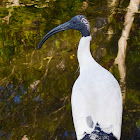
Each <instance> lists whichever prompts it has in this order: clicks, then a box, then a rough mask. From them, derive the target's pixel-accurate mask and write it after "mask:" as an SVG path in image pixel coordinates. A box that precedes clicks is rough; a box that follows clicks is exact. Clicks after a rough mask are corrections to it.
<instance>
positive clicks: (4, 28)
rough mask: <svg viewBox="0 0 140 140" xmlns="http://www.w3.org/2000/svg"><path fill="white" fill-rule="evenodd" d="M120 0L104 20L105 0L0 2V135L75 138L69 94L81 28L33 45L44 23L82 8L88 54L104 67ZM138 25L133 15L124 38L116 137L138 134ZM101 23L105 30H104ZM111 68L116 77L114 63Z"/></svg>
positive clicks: (109, 61)
mask: <svg viewBox="0 0 140 140" xmlns="http://www.w3.org/2000/svg"><path fill="white" fill-rule="evenodd" d="M128 3H129V1H124V2H123V3H122V4H121V6H120V7H121V8H119V9H117V10H116V11H115V14H114V16H112V18H111V19H112V20H111V22H109V23H108V22H107V18H108V17H109V16H110V15H111V12H110V10H109V8H107V7H108V3H107V1H106V0H102V1H100V0H87V1H86V2H84V1H83V0H62V1H59V0H46V1H45V0H40V1H39V0H32V1H27V0H21V1H19V0H9V1H7V0H1V1H0V139H1V140H20V139H22V137H23V136H24V135H27V137H28V138H29V140H53V139H55V140H56V139H58V140H62V139H63V140H72V139H75V131H74V127H73V122H72V114H71V103H70V97H71V89H72V86H73V83H74V81H75V80H76V78H77V77H78V75H79V72H78V62H77V46H78V42H79V40H80V38H81V34H80V33H79V32H77V31H73V30H69V31H65V32H61V33H58V34H56V35H54V36H52V37H51V38H50V39H48V40H47V42H46V43H45V44H44V45H43V47H42V48H41V50H36V48H37V45H38V44H39V42H40V40H41V39H42V37H43V36H44V35H45V34H46V33H47V32H48V31H50V30H51V29H52V28H54V27H56V26H58V25H60V24H62V23H64V22H66V21H68V20H69V19H71V18H72V17H73V16H75V15H77V14H83V15H85V16H86V17H87V18H88V19H89V21H90V23H91V26H92V28H91V32H92V38H93V39H92V41H91V52H92V54H93V56H94V58H95V59H96V61H98V62H99V63H100V64H101V65H102V66H104V67H105V68H107V69H108V70H110V69H111V66H112V65H113V61H114V59H115V57H116V55H117V47H118V46H117V42H118V39H119V38H120V36H121V31H122V29H123V22H124V20H123V18H124V15H125V13H126V11H125V8H126V7H127V6H128ZM118 21H119V22H118ZM139 23H140V16H139V14H137V15H135V21H134V24H133V27H132V31H131V32H130V38H129V40H128V51H127V58H126V67H127V71H126V73H127V77H126V100H125V105H124V112H123V124H122V138H121V139H122V140H138V139H140V117H139V116H140V86H139V85H140V80H139V79H140V78H139V76H140V73H139V70H140V57H139V56H140V51H139V50H140V28H139ZM95 28H96V29H97V30H98V31H97V32H95ZM109 28H111V29H112V31H113V34H108V30H109ZM112 73H113V74H114V75H115V77H116V78H117V80H118V81H119V80H120V77H119V72H118V69H117V67H115V68H114V69H113V70H112Z"/></svg>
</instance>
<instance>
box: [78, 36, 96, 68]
mask: <svg viewBox="0 0 140 140" xmlns="http://www.w3.org/2000/svg"><path fill="white" fill-rule="evenodd" d="M90 40H91V36H86V37H82V38H81V39H80V42H79V46H78V52H77V55H78V56H77V57H78V61H79V66H80V70H81V69H82V68H83V69H85V68H88V66H90V64H93V63H94V62H95V60H94V59H93V57H92V55H91V52H90Z"/></svg>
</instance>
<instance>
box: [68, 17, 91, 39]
mask: <svg viewBox="0 0 140 140" xmlns="http://www.w3.org/2000/svg"><path fill="white" fill-rule="evenodd" d="M69 22H70V29H75V30H78V31H80V32H81V34H82V36H85V37H86V36H89V35H90V23H89V22H88V20H87V19H86V17H85V16H83V15H77V16H75V17H73V18H72V19H71V20H70V21H69Z"/></svg>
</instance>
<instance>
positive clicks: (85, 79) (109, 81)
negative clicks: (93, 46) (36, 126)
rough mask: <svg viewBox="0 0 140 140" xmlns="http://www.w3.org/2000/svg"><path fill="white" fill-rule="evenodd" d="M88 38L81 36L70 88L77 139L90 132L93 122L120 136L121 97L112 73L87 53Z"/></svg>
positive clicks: (88, 47)
mask: <svg viewBox="0 0 140 140" xmlns="http://www.w3.org/2000/svg"><path fill="white" fill-rule="evenodd" d="M90 40H91V37H90V36H87V37H82V38H81V40H80V43H79V46H78V61H79V67H80V75H79V77H78V79H77V80H76V82H75V83H74V86H73V90H72V98H71V101H72V114H73V120H74V126H75V129H76V134H77V138H78V140H79V139H82V138H83V137H84V135H85V132H86V133H88V134H90V133H91V132H93V130H94V128H95V126H96V123H98V124H99V125H100V127H101V128H102V130H103V131H104V132H106V133H113V135H114V136H116V137H117V138H118V139H120V130H121V120H122V118H121V116H122V97H121V90H120V87H119V84H118V82H117V81H116V79H115V78H114V76H113V75H112V74H111V73H110V72H109V71H107V70H106V69H104V68H103V67H102V66H100V65H99V64H98V63H97V62H96V61H95V60H94V59H93V58H92V55H91V53H90Z"/></svg>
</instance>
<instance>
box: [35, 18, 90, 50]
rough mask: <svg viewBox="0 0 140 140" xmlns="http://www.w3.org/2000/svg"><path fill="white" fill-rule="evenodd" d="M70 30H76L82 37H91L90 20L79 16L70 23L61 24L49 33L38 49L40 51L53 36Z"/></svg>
mask: <svg viewBox="0 0 140 140" xmlns="http://www.w3.org/2000/svg"><path fill="white" fill-rule="evenodd" d="M69 29H75V30H78V31H80V32H81V34H82V36H84V37H86V36H90V23H89V22H88V20H87V19H86V17H85V16H83V15H77V16H75V17H73V18H72V19H71V20H70V21H68V22H66V23H64V24H61V25H59V26H57V27H55V28H54V29H52V30H51V31H50V32H48V33H47V34H46V35H45V36H44V38H43V39H42V41H41V42H40V44H39V45H38V49H40V48H41V47H42V45H43V43H44V42H45V41H46V40H47V39H48V38H49V37H51V36H52V35H54V34H56V33H58V32H60V31H64V30H69Z"/></svg>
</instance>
